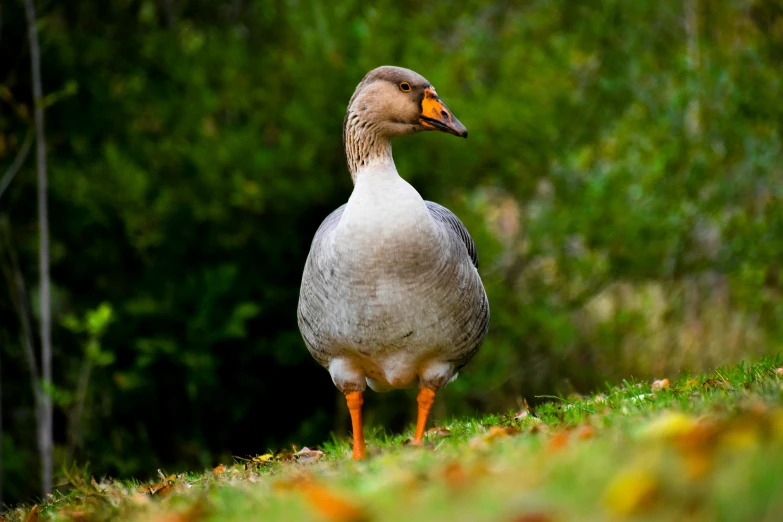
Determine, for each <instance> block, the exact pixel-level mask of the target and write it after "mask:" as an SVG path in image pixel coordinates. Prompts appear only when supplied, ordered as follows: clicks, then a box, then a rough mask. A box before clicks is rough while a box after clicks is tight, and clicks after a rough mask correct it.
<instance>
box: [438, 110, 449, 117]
mask: <svg viewBox="0 0 783 522" xmlns="http://www.w3.org/2000/svg"><path fill="white" fill-rule="evenodd" d="M440 115H441V116H443V117H444V118H446V117H447V116H448V115H449V113H448V112H446V111H444V110H442V109H441V111H440Z"/></svg>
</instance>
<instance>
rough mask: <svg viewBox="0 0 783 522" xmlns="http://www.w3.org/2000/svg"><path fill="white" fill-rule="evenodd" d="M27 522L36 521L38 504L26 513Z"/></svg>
mask: <svg viewBox="0 0 783 522" xmlns="http://www.w3.org/2000/svg"><path fill="white" fill-rule="evenodd" d="M27 522H38V506H37V505H35V506H33V509H31V510H30V512H29V513H28V514H27Z"/></svg>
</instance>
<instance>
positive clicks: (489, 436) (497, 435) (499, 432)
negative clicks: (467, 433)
mask: <svg viewBox="0 0 783 522" xmlns="http://www.w3.org/2000/svg"><path fill="white" fill-rule="evenodd" d="M517 433H519V430H518V429H516V428H510V427H501V426H493V427H492V428H491V429H490V430H489V431H488V432H486V433H485V434H483V435H479V436H478V437H473V438H472V439H470V446H471V447H475V446H477V445H481V444H486V443H490V442H494V441H495V440H497V439H503V438H506V437H508V436H509V435H516V434H517Z"/></svg>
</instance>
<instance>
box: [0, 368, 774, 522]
mask: <svg viewBox="0 0 783 522" xmlns="http://www.w3.org/2000/svg"><path fill="white" fill-rule="evenodd" d="M780 366H781V364H780V360H779V359H778V360H769V359H768V360H764V361H761V362H758V363H754V364H752V365H739V366H733V367H728V368H721V369H719V370H717V371H716V372H715V373H713V374H710V375H700V376H696V377H684V378H682V379H680V380H678V381H676V382H672V383H668V382H663V383H661V382H657V383H654V384H653V383H634V382H624V383H623V384H622V385H620V386H616V387H611V388H607V390H606V391H605V392H604V393H599V394H596V395H593V396H589V397H569V398H552V399H551V401H550V402H547V403H545V404H543V405H541V406H539V407H537V408H536V409H535V411H529V412H525V413H522V414H521V415H519V413H520V412H514V413H509V414H505V415H488V416H486V417H483V418H481V419H455V420H453V421H452V422H450V423H448V424H445V425H442V426H440V427H438V428H434V429H433V430H430V433H429V435H428V441H427V444H426V445H425V447H411V446H409V445H405V444H404V440H405V438H406V435H400V436H388V435H384V434H380V433H377V434H375V435H372V436H370V437H368V444H369V449H370V458H368V459H367V460H365V461H362V462H354V461H352V460H350V451H351V448H350V445H349V443H348V442H347V441H344V440H332V441H331V442H329V443H326V444H324V446H323V447H322V448H320V450H322V451H323V454H321V453H320V452H318V451H314V452H311V453H308V452H303V453H300V454H299V455H295V454H293V453H279V454H277V455H275V456H271V455H265V456H259V458H257V459H256V460H255V461H251V462H243V461H238V462H235V463H226V464H227V465H226V466H219V467H218V468H216V469H215V470H207V471H205V472H202V473H186V474H182V475H177V476H171V477H162V478H161V481H160V482H159V483H158V484H152V485H149V484H148V485H142V484H138V483H128V482H120V481H104V482H101V483H98V482H94V481H93V480H91V479H90V478H89V477H87V478H83V477H80V476H75V477H72V479H71V483H72V489H71V490H70V491H69V492H67V493H59V492H58V493H56V494H55V495H54V496H52V497H51V498H49V499H47V500H46V501H45V502H43V503H41V504H39V505H38V506H37V508H36V511H37V514H36V513H33V514H32V515H31V514H30V509H31V506H23V507H19V508H17V509H13V510H10V511H8V512H7V513H6V514H5V517H6V520H10V521H27V520H36V518H35V517H36V516H38V517H40V519H41V520H84V521H86V520H96V521H99V520H121V521H136V520H145V521H146V520H152V521H159V522H163V521H167V522H186V521H196V520H198V521H201V520H204V521H209V520H214V521H218V520H219V521H246V520H264V521H294V520H334V521H358V520H368V521H369V520H372V521H386V520H389V521H391V520H403V521H411V522H412V521H418V520H424V521H428V522H433V521H439V520H448V521H476V520H497V521H508V522H523V521H527V522H534V521H539V522H543V521H566V520H579V521H591V520H596V521H599V520H600V521H603V520H689V521H699V520H705V521H706V520H752V521H765V520H770V521H772V520H781V519H783V375H781V374H783V370H782V369H780V368H779V367H780ZM408 435H409V434H408Z"/></svg>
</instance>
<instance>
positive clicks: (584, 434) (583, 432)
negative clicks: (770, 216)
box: [576, 424, 593, 440]
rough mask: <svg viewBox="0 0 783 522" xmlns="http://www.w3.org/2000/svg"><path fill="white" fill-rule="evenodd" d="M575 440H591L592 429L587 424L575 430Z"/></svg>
mask: <svg viewBox="0 0 783 522" xmlns="http://www.w3.org/2000/svg"><path fill="white" fill-rule="evenodd" d="M576 438H578V439H582V440H585V439H592V438H593V427H592V426H590V425H589V424H585V425H583V426H579V429H578V430H576Z"/></svg>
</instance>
